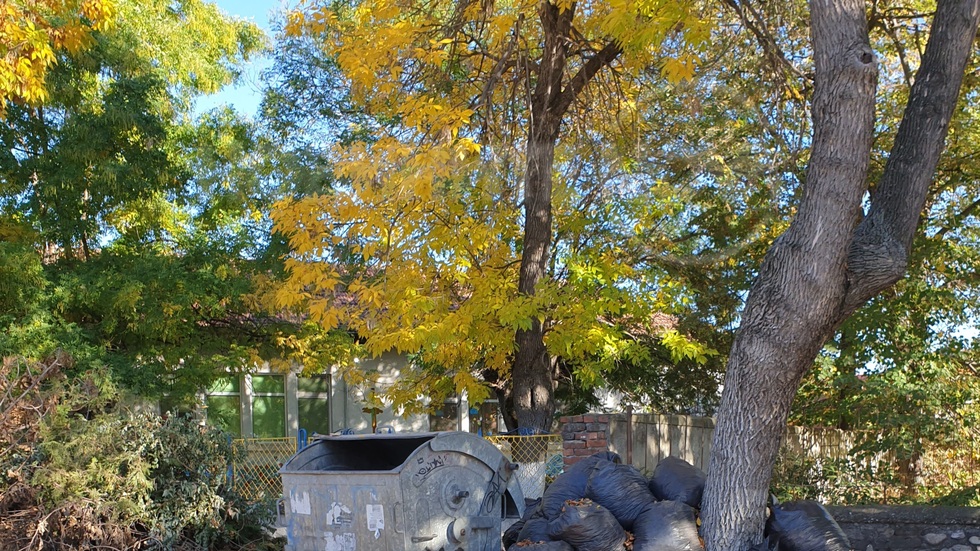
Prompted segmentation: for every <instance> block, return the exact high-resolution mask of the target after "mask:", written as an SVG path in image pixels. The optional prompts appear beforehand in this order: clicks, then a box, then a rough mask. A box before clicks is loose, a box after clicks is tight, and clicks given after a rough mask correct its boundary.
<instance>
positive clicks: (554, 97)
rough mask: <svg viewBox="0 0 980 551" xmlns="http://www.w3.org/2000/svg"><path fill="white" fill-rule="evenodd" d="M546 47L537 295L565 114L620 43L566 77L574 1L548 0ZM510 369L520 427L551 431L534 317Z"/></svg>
mask: <svg viewBox="0 0 980 551" xmlns="http://www.w3.org/2000/svg"><path fill="white" fill-rule="evenodd" d="M538 16H539V17H540V19H541V28H542V31H543V33H544V47H543V50H542V54H541V60H540V62H539V64H538V71H537V80H536V81H535V83H534V90H533V92H532V95H531V98H530V121H531V124H530V130H529V132H528V141H527V166H526V169H525V174H524V240H523V250H522V252H521V266H520V277H519V280H518V284H517V290H518V292H519V293H521V294H522V295H525V296H533V295H534V294H535V289H536V287H537V285H538V283H539V282H540V281H541V279H542V278H543V277H544V276H545V274H547V272H548V265H549V263H550V260H551V241H552V239H553V230H552V221H551V199H552V189H551V188H552V182H551V174H552V171H553V168H554V162H555V144H556V143H557V142H558V137H559V132H560V130H561V123H562V119H563V117H564V116H565V113H566V112H567V111H568V108H569V107H570V106H571V104H572V101H573V100H574V99H575V98H576V97H577V96H578V94H579V93H581V91H582V90H583V89H584V88H585V86H587V85H588V83H589V82H590V81H591V80H592V78H593V77H594V76H595V75H596V73H598V72H599V70H600V69H602V68H603V67H605V66H607V65H609V64H610V63H611V62H612V61H613V60H614V59H615V58H616V57H617V56H618V55H619V54H620V48H619V46H617V45H616V44H615V43H609V44H608V45H607V46H606V47H605V48H603V49H602V50H600V51H599V52H597V53H596V54H595V55H593V56H592V57H591V58H589V60H588V61H587V62H586V63H585V64H584V65H583V66H582V67H581V69H579V71H578V72H577V73H576V74H575V76H573V77H572V78H570V79H566V78H565V69H566V62H567V55H568V47H569V45H571V44H573V43H574V42H573V40H572V36H571V33H572V20H573V18H574V17H575V4H574V3H573V4H572V6H571V7H570V8H568V9H565V10H562V9H559V8H558V6H556V5H554V4H552V3H551V2H548V1H543V2H541V3H540V4H539V5H538ZM514 343H515V349H516V352H515V354H514V362H513V367H512V372H511V378H512V380H513V385H514V390H513V399H514V409H515V413H516V415H517V423H518V426H519V427H524V428H529V429H534V430H539V431H543V432H548V431H549V430H550V429H551V422H552V420H553V418H554V414H555V402H554V396H553V395H554V384H555V383H554V375H553V369H552V359H551V356H550V354H549V353H548V351H547V349H546V348H545V344H544V326H543V324H542V323H541V320H539V319H537V318H535V319H533V320H532V322H531V327H530V328H529V329H522V330H518V331H517V332H516V334H515V337H514Z"/></svg>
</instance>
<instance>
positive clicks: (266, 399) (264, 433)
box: [252, 396, 286, 438]
mask: <svg viewBox="0 0 980 551" xmlns="http://www.w3.org/2000/svg"><path fill="white" fill-rule="evenodd" d="M252 433H253V434H254V435H255V437H256V438H280V437H283V436H286V398H284V397H282V396H256V397H255V398H254V399H253V400H252Z"/></svg>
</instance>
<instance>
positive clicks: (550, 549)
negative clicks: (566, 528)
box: [507, 540, 575, 551]
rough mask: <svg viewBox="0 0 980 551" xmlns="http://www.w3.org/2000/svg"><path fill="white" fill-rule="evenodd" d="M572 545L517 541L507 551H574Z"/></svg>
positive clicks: (553, 542)
mask: <svg viewBox="0 0 980 551" xmlns="http://www.w3.org/2000/svg"><path fill="white" fill-rule="evenodd" d="M574 549H575V548H574V547H572V544H570V543H568V542H564V541H525V540H522V541H519V542H517V543H515V544H513V545H511V546H510V547H508V548H507V551H574Z"/></svg>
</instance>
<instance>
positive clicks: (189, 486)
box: [0, 356, 273, 549]
mask: <svg viewBox="0 0 980 551" xmlns="http://www.w3.org/2000/svg"><path fill="white" fill-rule="evenodd" d="M65 361H67V358H66V357H64V356H62V357H61V358H60V359H58V360H52V361H51V362H49V363H48V364H46V365H36V366H34V367H33V371H32V372H30V371H29V372H27V373H28V374H29V375H31V374H32V373H33V375H31V377H28V378H29V379H31V380H35V381H37V384H35V385H34V386H33V387H32V391H31V392H28V393H25V394H23V395H20V397H19V399H14V400H12V401H11V402H7V401H5V402H2V405H3V406H4V409H3V415H4V417H3V418H4V420H6V421H13V417H11V416H10V415H8V414H10V413H14V414H17V412H24V411H32V412H35V413H36V414H37V415H36V416H33V415H32V416H29V417H27V418H25V417H24V416H23V415H19V416H18V415H15V416H14V417H19V421H21V423H20V424H19V425H17V426H16V429H14V432H20V433H21V436H20V437H18V441H20V444H19V445H18V447H17V448H11V449H9V450H0V452H3V454H2V455H0V465H2V466H3V468H4V472H5V473H6V474H5V475H4V476H3V478H2V479H0V489H2V494H0V504H2V507H0V511H2V514H0V525H4V526H6V527H7V528H11V531H10V532H9V533H10V534H16V537H15V538H14V539H12V540H10V541H5V542H4V543H3V545H0V547H2V548H4V549H8V548H9V549H21V548H26V547H33V546H38V545H41V546H54V547H56V548H65V547H68V546H70V547H72V548H81V549H84V548H95V547H101V546H110V547H116V548H121V547H126V548H129V547H149V548H166V549H171V548H174V547H175V546H177V545H180V544H184V543H186V542H193V543H195V544H196V545H198V546H199V547H200V548H242V547H243V546H246V547H249V548H258V547H257V545H256V544H255V543H254V542H258V541H260V540H263V539H264V534H263V531H264V530H266V529H269V527H270V526H271V523H272V521H273V513H272V510H271V506H270V504H267V503H249V502H247V501H246V500H243V499H242V498H240V497H239V496H238V495H236V493H235V492H234V490H233V488H231V486H230V484H229V480H228V479H227V472H228V465H229V464H230V462H231V461H233V460H234V459H235V458H234V457H233V450H232V446H231V443H230V441H229V440H228V439H227V437H226V435H224V434H222V433H221V432H220V431H218V430H217V429H214V428H209V427H205V426H202V425H200V424H199V423H198V422H197V421H196V420H193V419H190V418H185V417H177V416H171V417H169V418H166V419H164V418H161V417H160V416H158V415H154V414H147V413H144V414H137V413H131V412H127V411H125V410H124V409H122V408H121V407H119V406H118V404H116V403H115V398H116V395H117V390H116V389H115V388H113V387H111V386H109V385H108V383H107V381H108V380H109V379H108V378H107V377H106V374H105V373H104V372H87V373H84V374H82V375H81V376H80V377H64V376H63V371H62V370H61V364H60V363H59V362H65ZM24 363H25V362H23V360H18V359H15V358H7V359H6V360H5V366H6V367H8V368H9V367H11V366H14V365H24ZM4 375H5V379H4V380H5V381H6V382H13V381H11V379H10V378H9V377H12V376H17V375H20V376H18V377H17V379H19V380H24V379H25V377H24V376H23V375H22V374H18V373H15V372H13V371H9V370H8V371H6V372H5V373H4ZM17 379H15V380H17ZM8 396H10V394H8ZM15 398H16V397H15ZM13 425H14V423H13V422H11V423H10V424H8V425H5V426H6V427H11V426H13ZM239 459H240V458H239ZM14 526H16V530H14V529H13V527H14ZM28 540H29V541H28Z"/></svg>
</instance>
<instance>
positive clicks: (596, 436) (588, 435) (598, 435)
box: [585, 432, 606, 440]
mask: <svg viewBox="0 0 980 551" xmlns="http://www.w3.org/2000/svg"><path fill="white" fill-rule="evenodd" d="M585 434H586V437H585V439H586V440H598V439H600V438H601V439H603V440H605V439H606V435H605V434H603V433H601V432H587V433H585Z"/></svg>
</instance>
